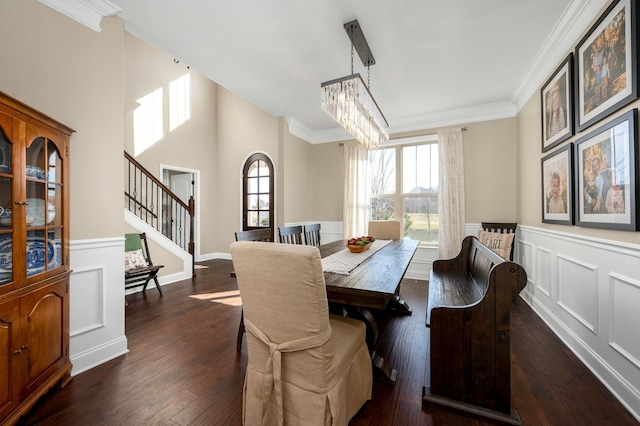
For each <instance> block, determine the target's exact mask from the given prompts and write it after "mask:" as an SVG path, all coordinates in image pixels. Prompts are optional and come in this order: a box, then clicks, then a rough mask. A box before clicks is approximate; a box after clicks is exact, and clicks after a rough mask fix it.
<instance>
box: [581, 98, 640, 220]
mask: <svg viewBox="0 0 640 426" xmlns="http://www.w3.org/2000/svg"><path fill="white" fill-rule="evenodd" d="M637 156H638V110H637V109H632V110H629V111H627V112H626V113H624V114H622V115H620V116H618V117H616V118H615V119H613V120H611V121H609V122H608V123H606V124H604V125H602V126H600V127H598V128H597V129H595V130H593V131H592V132H590V133H589V134H587V135H585V136H583V137H581V138H580V139H578V140H576V144H575V153H574V157H575V160H574V161H575V165H576V167H575V170H576V176H575V187H576V190H575V191H574V193H575V202H574V205H575V206H576V225H578V226H584V227H590V228H603V229H616V230H621V231H637V230H639V229H638V224H639V223H640V222H639V221H638V212H637V209H636V204H637V201H636V200H637V199H638V192H637V191H638V186H637V180H638V175H637V170H638V157H637Z"/></svg>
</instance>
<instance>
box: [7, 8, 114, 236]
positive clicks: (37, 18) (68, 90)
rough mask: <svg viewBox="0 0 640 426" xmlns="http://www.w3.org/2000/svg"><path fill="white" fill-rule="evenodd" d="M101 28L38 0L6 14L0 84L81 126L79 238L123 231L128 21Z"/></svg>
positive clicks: (76, 176)
mask: <svg viewBox="0 0 640 426" xmlns="http://www.w3.org/2000/svg"><path fill="white" fill-rule="evenodd" d="M101 27H102V30H103V31H102V32H101V33H97V32H95V31H93V30H91V29H89V28H87V27H85V26H83V25H80V24H78V23H76V22H75V21H72V20H71V19H69V18H67V17H66V16H64V15H62V14H60V13H58V12H55V11H54V10H53V9H51V8H49V7H47V6H45V5H43V4H41V3H39V2H37V1H36V0H7V1H3V2H2V13H0V39H1V40H2V43H0V56H1V57H2V67H0V90H2V91H3V92H6V93H8V94H9V95H11V96H13V97H15V98H17V99H19V100H20V101H22V102H24V103H26V104H28V105H30V106H32V107H34V108H36V109H38V110H40V111H41V112H43V113H45V114H47V115H49V116H51V117H52V118H54V119H56V120H58V121H60V122H62V123H64V124H66V125H67V126H70V127H72V128H73V129H75V130H76V133H74V134H73V135H72V136H71V146H70V167H71V169H70V170H71V182H70V185H69V186H70V196H71V211H70V219H71V229H70V237H71V239H73V240H79V239H92V238H103V237H114V236H122V234H123V229H124V224H123V220H122V188H123V180H122V179H123V178H122V171H121V170H122V167H123V166H122V164H123V162H122V146H123V142H122V140H123V133H124V127H123V120H122V117H123V115H124V113H123V104H122V99H123V79H122V76H123V62H122V38H123V29H122V21H121V20H120V19H119V18H107V19H103V20H102V24H101Z"/></svg>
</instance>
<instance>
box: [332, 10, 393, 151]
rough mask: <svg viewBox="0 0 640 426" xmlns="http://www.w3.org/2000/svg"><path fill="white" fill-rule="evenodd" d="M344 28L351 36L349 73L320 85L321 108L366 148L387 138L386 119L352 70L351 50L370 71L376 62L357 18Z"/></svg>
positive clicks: (366, 87)
mask: <svg viewBox="0 0 640 426" xmlns="http://www.w3.org/2000/svg"><path fill="white" fill-rule="evenodd" d="M344 29H345V31H346V32H347V35H348V36H349V39H350V40H351V75H348V76H346V77H342V78H338V79H336V80H331V81H326V82H324V83H322V84H321V85H320V89H321V91H322V95H321V106H322V109H323V110H324V111H325V112H326V113H327V114H329V115H330V116H331V118H333V119H334V120H336V121H337V122H338V123H340V125H341V126H342V127H344V128H345V129H346V130H347V132H349V133H351V134H352V135H353V136H354V137H355V138H356V139H357V140H358V141H359V142H360V143H361V144H363V145H364V146H366V147H367V148H368V149H375V148H377V147H378V144H379V143H380V142H385V141H388V140H389V123H387V120H386V118H384V115H382V112H381V111H380V108H379V107H378V104H377V103H376V101H375V100H374V99H373V96H371V92H369V87H368V84H366V85H365V84H364V81H363V80H362V77H360V74H357V73H354V72H353V50H354V48H355V49H356V51H357V52H358V56H360V59H361V60H362V64H363V65H364V66H365V67H367V71H369V69H370V67H371V65H375V63H376V60H375V59H374V58H373V54H372V53H371V49H369V44H368V43H367V40H366V39H365V38H364V34H363V33H362V28H361V27H360V24H359V23H358V20H357V19H356V20H354V21H351V22H347V23H346V24H344Z"/></svg>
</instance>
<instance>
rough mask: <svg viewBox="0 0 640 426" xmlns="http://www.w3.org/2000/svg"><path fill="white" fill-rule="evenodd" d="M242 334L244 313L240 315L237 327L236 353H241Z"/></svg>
mask: <svg viewBox="0 0 640 426" xmlns="http://www.w3.org/2000/svg"><path fill="white" fill-rule="evenodd" d="M243 334H244V313H241V314H240V326H239V327H238V341H237V342H236V351H237V352H242V335H243Z"/></svg>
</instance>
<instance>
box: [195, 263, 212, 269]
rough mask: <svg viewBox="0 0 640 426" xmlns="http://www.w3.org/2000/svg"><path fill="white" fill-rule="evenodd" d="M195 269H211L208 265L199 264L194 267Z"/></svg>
mask: <svg viewBox="0 0 640 426" xmlns="http://www.w3.org/2000/svg"><path fill="white" fill-rule="evenodd" d="M193 268H194V269H209V267H208V266H207V265H198V264H197V263H196V264H195V265H193Z"/></svg>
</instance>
